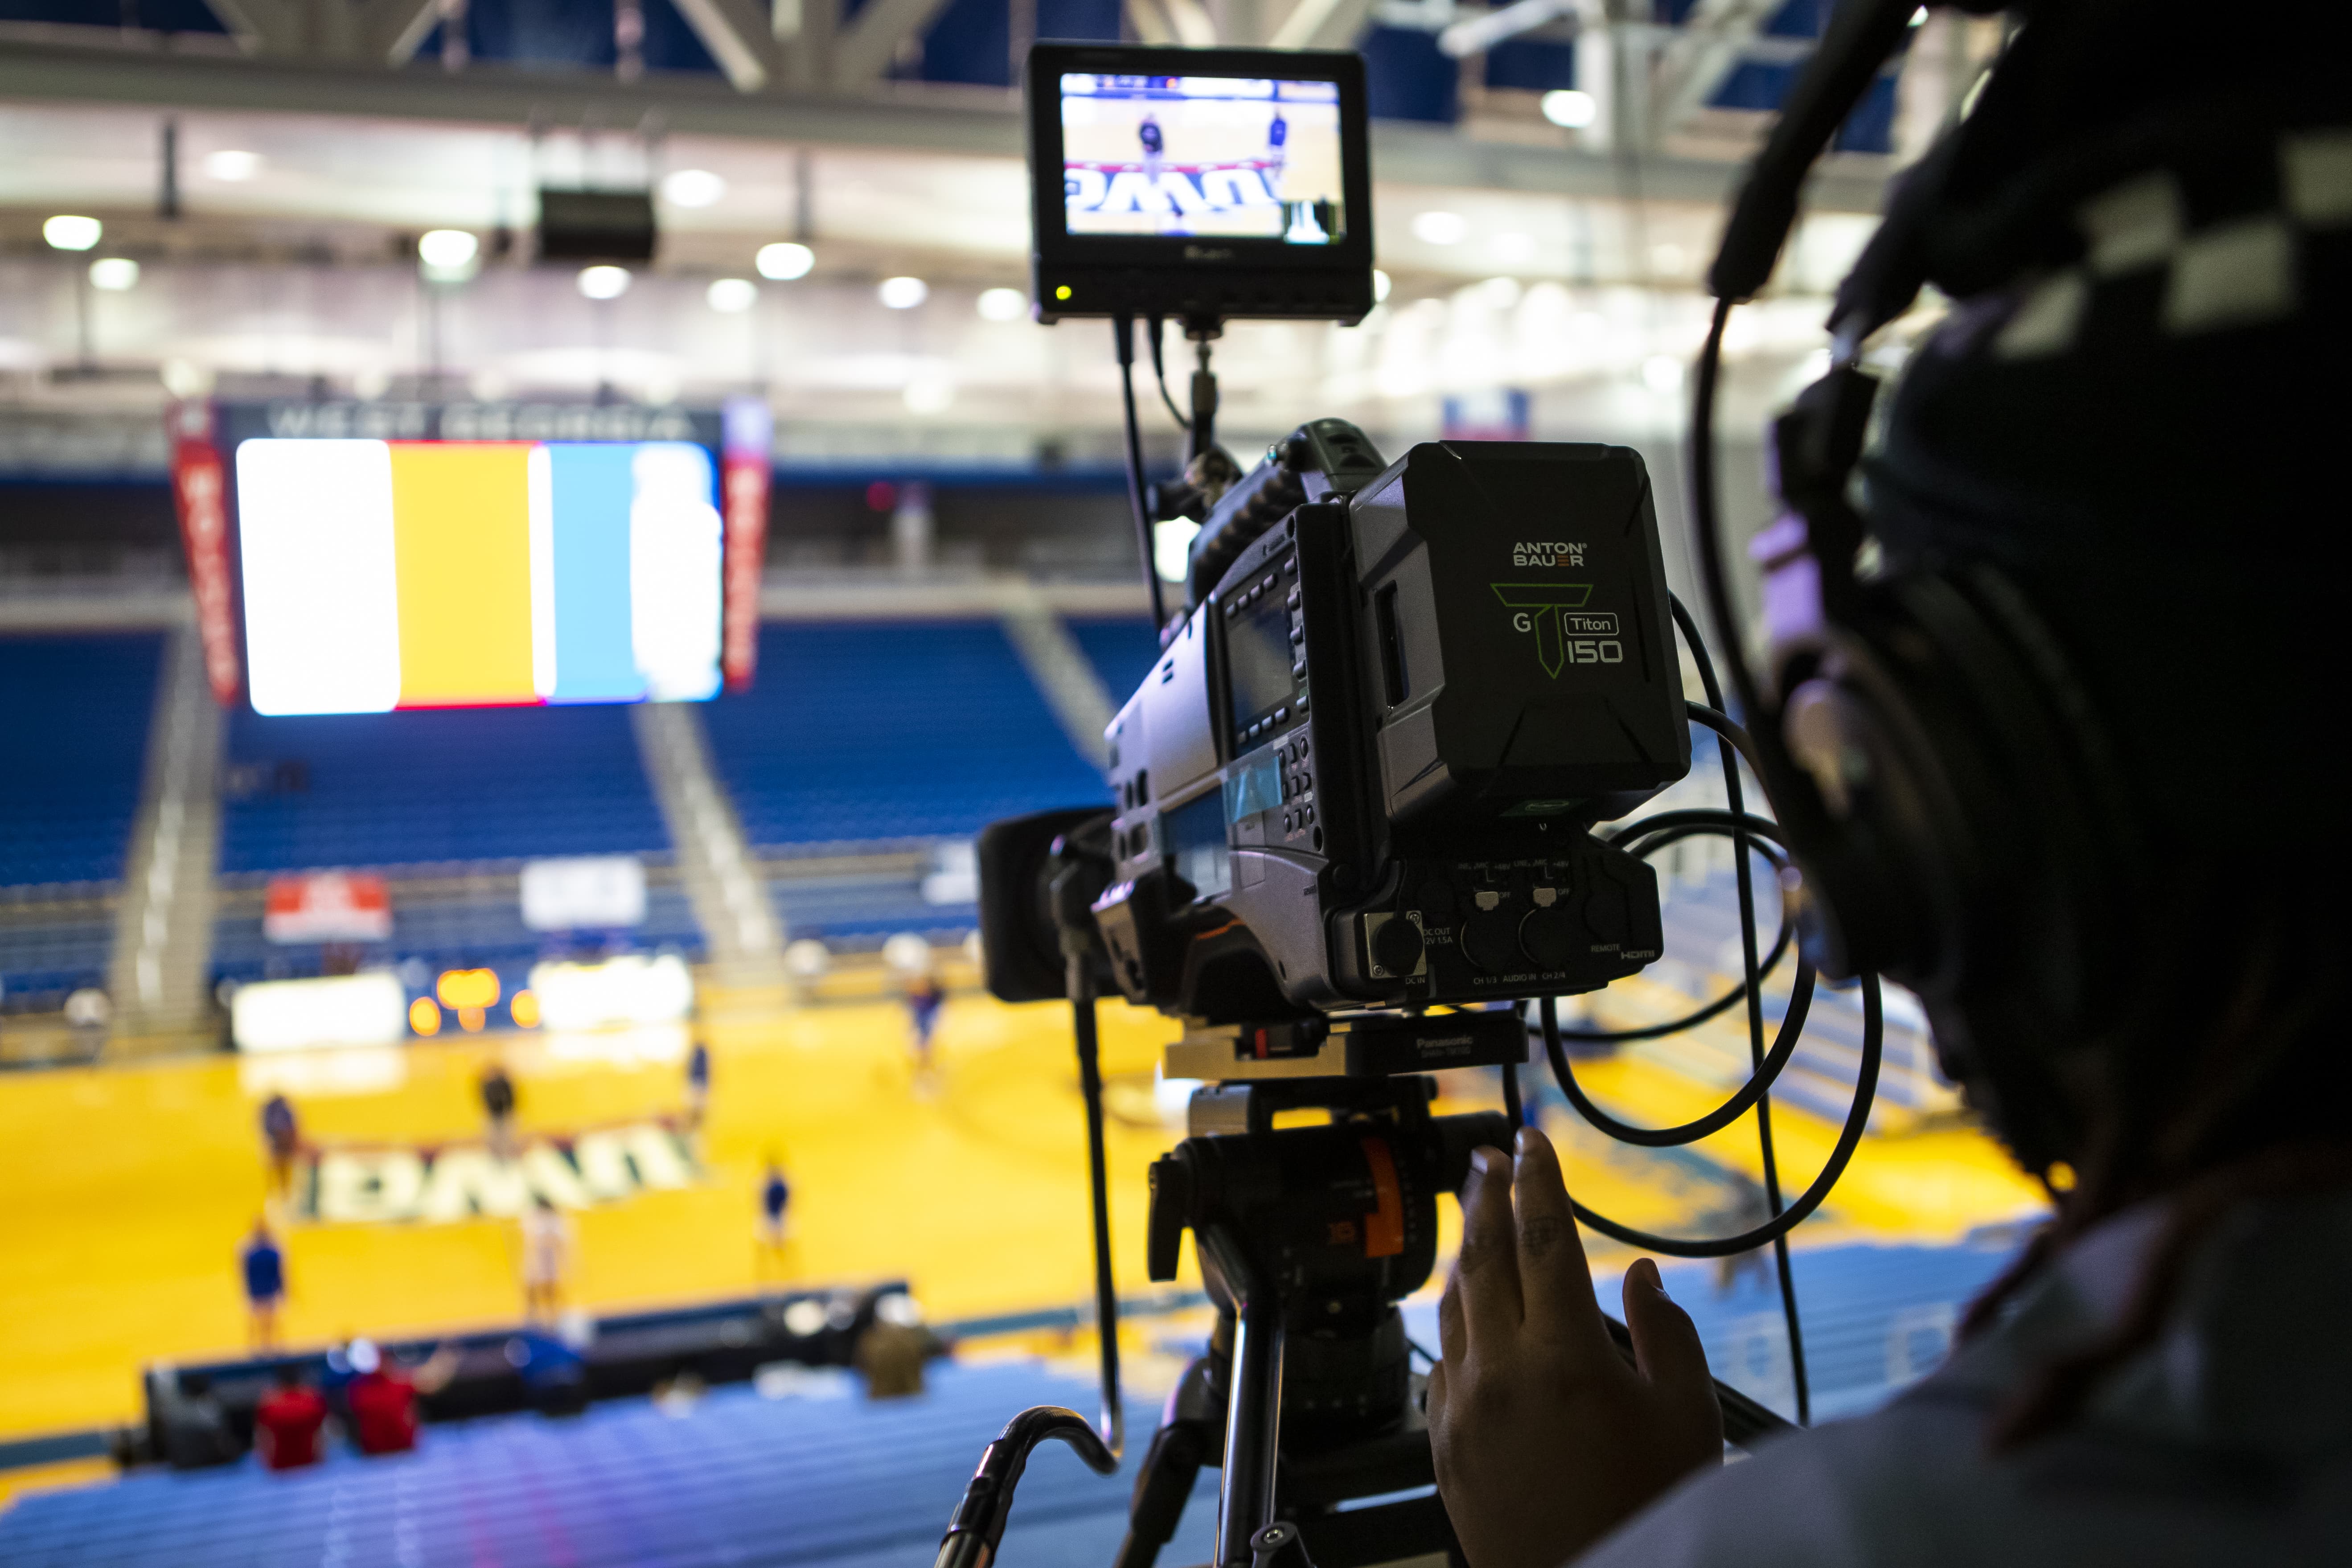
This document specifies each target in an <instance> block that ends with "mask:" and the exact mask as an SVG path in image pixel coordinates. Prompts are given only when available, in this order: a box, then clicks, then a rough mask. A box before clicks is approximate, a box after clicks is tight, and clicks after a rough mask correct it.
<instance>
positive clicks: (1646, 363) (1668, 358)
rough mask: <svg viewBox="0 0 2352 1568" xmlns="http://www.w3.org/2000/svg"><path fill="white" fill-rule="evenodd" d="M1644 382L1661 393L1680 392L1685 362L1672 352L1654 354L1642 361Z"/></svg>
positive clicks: (1653, 390) (1652, 389)
mask: <svg viewBox="0 0 2352 1568" xmlns="http://www.w3.org/2000/svg"><path fill="white" fill-rule="evenodd" d="M1642 384H1643V386H1646V387H1648V388H1649V389H1650V390H1651V391H1652V392H1655V393H1659V394H1664V393H1669V392H1680V391H1681V390H1682V388H1683V362H1682V361H1680V360H1678V359H1676V358H1675V356H1674V355H1672V354H1652V355H1651V356H1650V357H1649V358H1648V359H1645V360H1643V362H1642Z"/></svg>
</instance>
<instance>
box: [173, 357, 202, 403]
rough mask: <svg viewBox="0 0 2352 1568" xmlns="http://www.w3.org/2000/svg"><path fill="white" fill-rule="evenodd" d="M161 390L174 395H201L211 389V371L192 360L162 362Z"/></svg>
mask: <svg viewBox="0 0 2352 1568" xmlns="http://www.w3.org/2000/svg"><path fill="white" fill-rule="evenodd" d="M212 389H213V373H212V372H211V371H209V370H207V369H205V367H204V366H203V365H200V364H198V363H195V362H194V361H193V360H184V359H167V360H165V361H164V362H163V390H164V391H166V392H168V393H170V394H171V395H173V396H174V397H202V396H203V395H205V394H206V393H207V392H210V391H211V390H212Z"/></svg>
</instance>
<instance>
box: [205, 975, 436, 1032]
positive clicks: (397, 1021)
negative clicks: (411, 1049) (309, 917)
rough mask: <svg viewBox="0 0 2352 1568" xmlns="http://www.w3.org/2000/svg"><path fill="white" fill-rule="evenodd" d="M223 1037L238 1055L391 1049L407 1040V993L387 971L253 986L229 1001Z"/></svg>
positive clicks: (240, 988)
mask: <svg viewBox="0 0 2352 1568" xmlns="http://www.w3.org/2000/svg"><path fill="white" fill-rule="evenodd" d="M229 1036H230V1037H231V1038H232V1039H234V1040H235V1041H236V1047H237V1049H239V1050H241V1051H300V1050H309V1049H311V1048H312V1047H320V1046H386V1045H392V1044H394V1043H396V1042H398V1041H400V1040H403V1039H405V1038H406V1037H407V1036H408V993H407V992H406V991H405V990H404V989H403V987H402V985H401V984H400V976H399V975H397V974H395V973H393V972H392V971H391V970H389V969H376V970H366V971H362V973H358V974H336V975H329V976H324V977H322V978H320V979H316V980H260V981H256V982H254V983H253V984H250V985H240V986H238V987H237V988H236V995H235V996H233V997H231V998H230V1000H229Z"/></svg>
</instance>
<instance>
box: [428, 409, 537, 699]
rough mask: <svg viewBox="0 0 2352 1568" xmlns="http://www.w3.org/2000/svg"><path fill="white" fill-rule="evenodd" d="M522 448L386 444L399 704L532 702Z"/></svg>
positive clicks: (526, 481)
mask: <svg viewBox="0 0 2352 1568" xmlns="http://www.w3.org/2000/svg"><path fill="white" fill-rule="evenodd" d="M529 463H530V444H529V443H527V442H513V443H504V442H501V443H495V444H494V443H489V442H483V443H480V444H474V443H465V444H457V443H452V444H449V445H446V446H443V445H437V444H431V443H423V442H406V441H400V442H394V444H393V447H392V515H393V547H394V552H395V555H396V558H397V561H398V571H399V583H400V588H399V601H400V705H401V706H402V707H404V708H447V707H456V706H460V705H464V704H469V703H495V702H534V701H537V700H538V693H537V690H536V689H535V688H534V686H533V684H532V681H531V644H530V469H529Z"/></svg>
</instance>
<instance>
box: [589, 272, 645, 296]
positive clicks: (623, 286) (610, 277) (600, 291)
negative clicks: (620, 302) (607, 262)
mask: <svg viewBox="0 0 2352 1568" xmlns="http://www.w3.org/2000/svg"><path fill="white" fill-rule="evenodd" d="M634 281H635V279H632V278H631V277H630V276H629V269H628V268H625V267H613V266H599V267H583V268H581V269H580V291H581V292H582V293H583V294H585V295H587V296H588V298H590V299H591V300H617V299H619V298H620V297H621V296H622V295H624V294H625V293H627V292H628V291H629V285H630V284H631V283H632V282H634Z"/></svg>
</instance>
